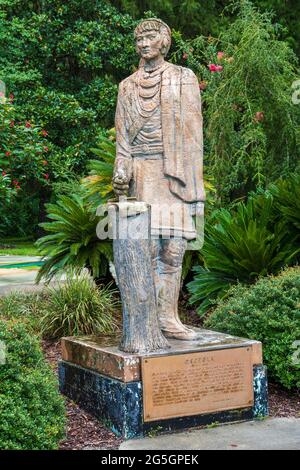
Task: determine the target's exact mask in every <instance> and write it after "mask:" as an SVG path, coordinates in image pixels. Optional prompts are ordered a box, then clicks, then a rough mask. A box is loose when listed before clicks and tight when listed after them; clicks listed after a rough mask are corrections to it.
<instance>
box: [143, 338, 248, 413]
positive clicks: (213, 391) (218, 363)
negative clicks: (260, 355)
mask: <svg viewBox="0 0 300 470" xmlns="http://www.w3.org/2000/svg"><path fill="white" fill-rule="evenodd" d="M142 380H143V392H144V394H143V395H144V420H145V421H156V420H159V419H168V418H175V417H178V416H191V415H196V414H202V413H211V412H215V411H222V410H231V409H236V408H245V407H250V406H252V405H253V364H252V349H251V347H241V348H232V349H222V350H214V351H205V352H197V353H191V354H178V355H167V356H159V357H144V358H143V360H142Z"/></svg>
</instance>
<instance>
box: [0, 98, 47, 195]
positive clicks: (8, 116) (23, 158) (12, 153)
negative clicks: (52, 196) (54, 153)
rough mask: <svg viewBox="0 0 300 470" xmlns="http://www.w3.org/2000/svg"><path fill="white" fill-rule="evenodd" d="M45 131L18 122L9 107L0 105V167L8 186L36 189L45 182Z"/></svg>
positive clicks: (14, 113) (8, 103) (13, 111)
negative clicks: (24, 186)
mask: <svg viewBox="0 0 300 470" xmlns="http://www.w3.org/2000/svg"><path fill="white" fill-rule="evenodd" d="M46 137H47V131H46V130H44V129H41V128H40V127H38V126H35V125H34V124H32V123H31V122H29V121H25V122H20V121H18V118H17V117H16V112H15V108H14V106H13V104H12V103H11V102H9V101H7V102H5V103H3V104H1V105H0V167H1V169H2V176H3V177H5V178H6V180H7V179H8V178H9V179H10V186H11V187H14V188H16V189H17V190H21V189H22V187H23V185H26V186H30V187H32V186H34V187H38V186H41V185H44V184H45V183H46V182H47V180H48V179H49V174H48V170H47V167H48V160H47V158H48V153H49V150H50V147H49V146H50V144H49V143H48V142H47V140H46Z"/></svg>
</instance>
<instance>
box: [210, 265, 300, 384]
mask: <svg viewBox="0 0 300 470" xmlns="http://www.w3.org/2000/svg"><path fill="white" fill-rule="evenodd" d="M205 326H206V327H208V328H212V329H214V330H217V331H222V332H225V333H229V334H232V335H236V336H241V337H246V338H251V339H255V340H258V341H261V342H262V344H263V353H264V362H265V364H266V365H267V366H268V370H269V376H270V377H271V378H272V379H273V380H276V381H277V382H279V383H280V384H282V385H283V386H284V387H287V388H293V387H300V364H298V365H297V364H294V363H293V356H295V349H294V348H295V341H299V340H300V268H299V267H295V268H289V269H287V270H285V271H283V272H282V273H281V274H280V275H278V276H276V277H273V276H270V277H266V278H262V279H260V280H259V281H258V282H257V283H256V284H254V285H252V286H248V287H246V286H241V285H238V286H235V287H233V288H232V289H231V291H230V297H229V299H228V300H226V301H220V302H219V305H218V306H217V308H216V309H215V310H214V311H213V313H212V314H211V315H210V316H209V317H208V319H207V320H206V321H205Z"/></svg>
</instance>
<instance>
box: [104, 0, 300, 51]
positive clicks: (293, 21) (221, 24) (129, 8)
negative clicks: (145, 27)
mask: <svg viewBox="0 0 300 470" xmlns="http://www.w3.org/2000/svg"><path fill="white" fill-rule="evenodd" d="M110 3H112V4H113V5H115V6H118V7H119V8H121V9H122V10H123V11H125V12H128V13H130V14H131V15H132V16H133V17H134V18H140V17H141V16H142V15H143V13H144V11H146V10H151V11H152V12H153V13H154V14H155V15H157V16H158V17H159V18H162V19H163V20H164V21H166V22H167V23H168V24H169V25H170V26H171V27H172V28H174V29H176V30H179V31H181V32H182V33H184V35H185V36H186V37H194V36H198V35H204V36H208V35H213V36H218V35H219V33H220V31H221V30H224V28H226V26H228V24H229V23H230V22H232V21H233V20H234V18H235V12H234V10H233V11H232V8H231V5H232V3H233V2H232V1H231V0H111V2H110ZM253 4H254V5H255V6H256V7H258V8H260V9H261V10H263V11H264V10H271V11H273V12H274V17H275V21H276V22H280V23H281V24H282V25H283V26H284V27H285V29H284V30H283V31H282V32H281V36H282V38H283V39H285V40H287V41H288V42H289V43H290V45H291V46H292V47H294V48H295V50H296V51H297V52H298V53H299V52H300V49H299V44H300V25H299V21H298V18H299V14H300V4H299V2H298V1H297V0H288V1H285V2H283V1H282V0H253Z"/></svg>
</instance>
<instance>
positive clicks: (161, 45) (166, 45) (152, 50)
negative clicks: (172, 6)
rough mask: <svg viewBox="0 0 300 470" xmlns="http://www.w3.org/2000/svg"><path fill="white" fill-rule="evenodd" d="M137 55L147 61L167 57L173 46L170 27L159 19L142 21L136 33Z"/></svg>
mask: <svg viewBox="0 0 300 470" xmlns="http://www.w3.org/2000/svg"><path fill="white" fill-rule="evenodd" d="M134 37H135V43H136V50H137V53H138V54H139V55H140V57H141V58H142V59H144V60H145V61H149V60H152V59H155V58H157V57H160V56H161V57H165V56H166V55H167V53H168V51H169V49H170V46H171V30H170V28H169V26H168V25H167V24H166V23H164V22H163V21H161V20H159V19H157V18H149V19H147V20H143V21H141V22H140V23H139V24H138V26H137V27H136V28H135V31H134Z"/></svg>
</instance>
